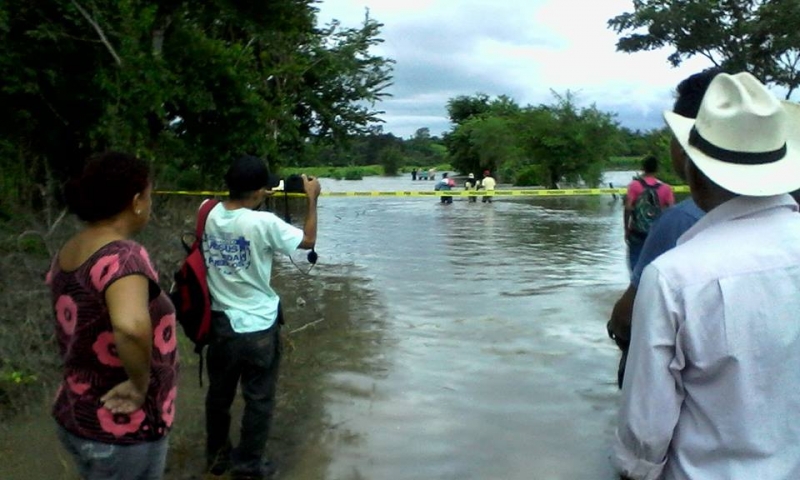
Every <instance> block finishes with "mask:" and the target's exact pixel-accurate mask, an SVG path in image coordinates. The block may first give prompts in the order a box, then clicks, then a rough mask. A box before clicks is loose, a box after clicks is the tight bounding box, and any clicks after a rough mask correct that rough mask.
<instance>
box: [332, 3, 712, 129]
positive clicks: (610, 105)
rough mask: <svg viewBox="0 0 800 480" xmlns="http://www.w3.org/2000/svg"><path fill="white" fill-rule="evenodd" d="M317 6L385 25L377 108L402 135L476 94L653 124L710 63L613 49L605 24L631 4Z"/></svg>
mask: <svg viewBox="0 0 800 480" xmlns="http://www.w3.org/2000/svg"><path fill="white" fill-rule="evenodd" d="M319 8H320V13H319V15H318V18H319V21H320V22H321V23H326V22H328V21H330V20H331V19H332V18H337V19H339V20H340V21H342V23H343V25H346V26H356V25H358V23H359V22H360V21H362V20H363V17H364V13H365V9H366V8H368V9H369V11H370V16H371V17H373V18H375V19H377V20H378V21H380V22H381V23H383V24H384V28H383V32H382V37H383V38H384V39H385V42H384V43H383V44H381V45H380V46H379V47H377V48H376V50H375V53H376V54H379V55H384V56H387V57H389V58H393V59H394V60H396V61H397V63H396V65H395V71H394V85H393V86H392V87H391V89H390V90H389V91H390V93H391V94H392V95H393V97H392V98H390V99H388V100H386V101H384V102H382V104H380V105H379V106H378V107H379V109H381V110H384V111H385V112H386V113H385V114H384V115H383V118H384V120H385V121H386V124H385V125H384V130H385V131H387V132H392V133H394V134H395V135H399V136H403V137H408V136H410V135H412V134H413V133H414V131H416V129H417V128H420V127H429V128H430V129H431V133H433V134H440V133H441V132H442V131H446V130H448V129H449V128H450V125H449V123H448V120H447V112H446V104H447V100H448V99H450V98H452V97H455V96H457V95H472V94H474V93H476V92H482V93H486V94H489V95H492V96H496V95H502V94H504V95H508V96H510V97H511V98H513V99H515V100H516V101H517V102H518V103H520V104H522V105H526V104H540V103H549V102H551V101H552V100H553V96H552V94H551V90H555V91H557V92H561V93H563V92H565V91H566V90H571V91H573V92H575V93H577V98H578V102H579V103H580V104H583V105H590V104H596V105H597V107H598V108H600V109H601V110H605V111H609V112H614V113H616V114H617V120H618V121H619V122H620V123H621V124H623V125H625V126H627V127H630V128H634V129H636V128H639V129H649V128H655V127H659V126H661V125H662V120H661V111H662V110H663V109H665V108H669V107H670V106H671V104H672V101H673V99H672V91H673V89H674V87H675V85H677V83H678V82H679V81H680V80H681V79H683V78H685V77H686V76H688V75H690V74H691V73H694V72H696V71H699V70H701V69H703V68H705V67H707V66H708V64H707V63H706V62H705V61H704V60H702V59H693V60H691V61H688V62H686V63H685V64H684V65H682V66H681V67H680V68H671V67H670V66H669V64H668V63H667V60H666V58H667V55H668V51H665V50H662V51H653V52H643V53H637V54H625V53H619V52H617V51H616V41H617V35H616V33H615V32H613V31H612V30H609V29H608V28H607V26H606V22H607V21H608V19H610V18H612V17H614V16H615V15H618V14H621V13H623V12H626V11H630V10H631V4H630V1H629V0H592V1H588V0H506V1H498V0H416V1H414V0H325V1H323V2H322V3H321V4H320V5H319Z"/></svg>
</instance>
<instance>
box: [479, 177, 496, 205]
mask: <svg viewBox="0 0 800 480" xmlns="http://www.w3.org/2000/svg"><path fill="white" fill-rule="evenodd" d="M496 186H497V182H496V181H495V179H494V177H492V172H490V171H489V170H486V171H484V172H483V179H482V180H481V185H480V188H481V189H483V190H486V195H484V196H482V197H481V202H483V203H492V196H494V187H496Z"/></svg>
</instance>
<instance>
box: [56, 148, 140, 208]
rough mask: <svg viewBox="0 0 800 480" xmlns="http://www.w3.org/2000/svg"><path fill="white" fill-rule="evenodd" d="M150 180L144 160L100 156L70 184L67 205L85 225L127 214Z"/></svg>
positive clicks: (121, 155) (116, 154)
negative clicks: (127, 210)
mask: <svg viewBox="0 0 800 480" xmlns="http://www.w3.org/2000/svg"><path fill="white" fill-rule="evenodd" d="M151 180H152V177H151V171H150V165H149V164H148V163H147V162H145V161H144V160H141V159H139V158H137V157H135V156H134V155H130V154H128V153H122V152H113V151H110V152H104V153H100V154H97V155H94V156H92V157H90V158H89V159H88V160H87V161H86V163H85V165H84V167H83V171H82V172H81V174H80V175H79V176H77V177H75V178H73V179H71V180H70V181H69V182H68V183H67V186H66V188H65V194H66V200H67V206H68V207H69V209H70V210H71V211H72V212H73V213H75V214H76V215H77V216H78V218H80V219H81V220H83V221H85V222H97V221H100V220H106V219H109V218H112V217H114V216H115V215H117V214H119V213H121V212H122V211H124V210H125V208H127V207H128V205H130V202H131V200H132V199H133V196H134V195H136V194H137V193H142V192H144V191H145V190H146V189H147V187H148V186H149V185H150V182H151Z"/></svg>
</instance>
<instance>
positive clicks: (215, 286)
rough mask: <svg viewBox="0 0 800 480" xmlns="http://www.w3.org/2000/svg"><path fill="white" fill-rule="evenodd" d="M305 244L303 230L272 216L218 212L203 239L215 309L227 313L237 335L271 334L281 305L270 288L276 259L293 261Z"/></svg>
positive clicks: (242, 211)
mask: <svg viewBox="0 0 800 480" xmlns="http://www.w3.org/2000/svg"><path fill="white" fill-rule="evenodd" d="M302 241H303V231H302V230H300V229H299V228H297V227H294V226H292V225H289V224H288V223H286V222H284V221H283V220H281V219H280V218H278V217H276V216H275V215H274V214H272V213H270V212H257V211H254V210H250V209H248V208H239V209H236V210H227V209H225V206H224V205H223V204H222V203H220V204H219V205H217V206H215V207H214V208H213V209H212V210H211V212H210V213H209V215H208V220H207V221H206V230H205V234H204V235H203V254H204V255H205V258H206V266H207V267H208V289H209V292H211V309H212V310H215V311H220V312H225V315H227V317H228V319H229V320H230V322H231V327H232V328H233V330H234V331H235V332H237V333H249V332H258V331H262V330H266V329H268V328H270V327H271V326H272V325H273V324H274V323H275V320H276V319H277V317H278V303H279V301H280V298H279V297H278V294H277V293H275V290H273V289H272V286H271V285H270V279H271V276H272V257H273V256H274V254H275V252H280V253H283V254H285V255H291V254H292V252H293V251H295V250H296V249H297V247H298V246H299V245H300V242H302Z"/></svg>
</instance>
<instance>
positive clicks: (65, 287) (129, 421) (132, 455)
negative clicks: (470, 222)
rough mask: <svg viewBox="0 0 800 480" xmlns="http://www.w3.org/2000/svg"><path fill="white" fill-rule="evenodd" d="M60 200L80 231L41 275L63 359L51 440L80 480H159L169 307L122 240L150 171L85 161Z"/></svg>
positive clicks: (167, 406)
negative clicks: (56, 437)
mask: <svg viewBox="0 0 800 480" xmlns="http://www.w3.org/2000/svg"><path fill="white" fill-rule="evenodd" d="M67 197H68V203H69V206H70V209H71V210H72V211H73V212H74V213H76V214H77V215H78V217H79V218H81V220H84V221H85V222H86V227H85V228H84V229H83V230H82V231H80V232H79V233H77V234H76V235H75V236H74V237H72V238H71V239H70V240H68V241H67V242H66V244H65V245H64V246H63V247H62V249H61V251H60V252H59V253H58V255H56V257H55V258H54V259H53V264H52V267H51V269H50V272H48V275H47V283H48V285H49V286H50V289H51V292H52V301H53V311H54V316H55V327H56V337H57V339H58V345H59V348H60V352H61V357H62V359H63V380H62V383H61V386H60V387H59V390H58V393H57V394H56V400H55V405H54V407H53V415H54V417H55V419H56V422H57V423H58V425H59V432H58V433H59V438H60V439H61V442H62V444H63V445H64V447H65V448H66V449H67V451H69V452H70V453H71V454H72V455H73V457H74V459H75V462H76V465H77V467H78V470H79V471H80V474H81V476H82V477H83V478H86V479H101V478H103V479H106V478H114V479H137V480H139V479H141V480H145V479H146V480H154V479H160V478H162V476H163V471H164V462H165V459H166V453H167V432H168V431H169V429H170V427H171V426H172V421H173V419H174V416H175V396H176V392H177V387H176V385H177V383H176V380H177V378H176V374H177V350H176V340H177V339H176V336H175V334H176V331H175V311H174V308H173V306H172V303H171V302H170V300H169V297H168V296H167V295H166V294H165V292H164V291H162V290H161V288H160V287H159V286H158V275H157V273H156V272H155V270H154V269H153V266H152V264H151V263H150V259H149V256H148V254H147V251H146V250H145V249H144V248H143V247H142V246H141V245H139V244H137V243H136V242H134V241H131V240H129V238H130V237H132V236H133V235H134V234H136V233H138V232H139V231H140V230H141V229H142V228H144V226H145V225H146V224H147V222H148V220H149V217H150V207H151V198H150V171H149V166H148V165H147V164H146V163H145V162H143V161H141V160H139V159H137V158H135V157H133V156H130V155H126V154H121V153H115V152H110V153H105V154H102V155H99V156H97V157H93V158H91V159H90V160H89V161H88V162H87V165H86V167H85V168H84V171H83V174H82V176H81V177H80V178H79V179H77V180H75V181H73V182H72V183H71V184H70V185H69V186H68V190H67Z"/></svg>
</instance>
